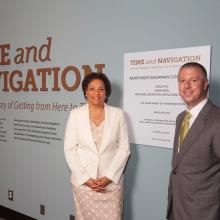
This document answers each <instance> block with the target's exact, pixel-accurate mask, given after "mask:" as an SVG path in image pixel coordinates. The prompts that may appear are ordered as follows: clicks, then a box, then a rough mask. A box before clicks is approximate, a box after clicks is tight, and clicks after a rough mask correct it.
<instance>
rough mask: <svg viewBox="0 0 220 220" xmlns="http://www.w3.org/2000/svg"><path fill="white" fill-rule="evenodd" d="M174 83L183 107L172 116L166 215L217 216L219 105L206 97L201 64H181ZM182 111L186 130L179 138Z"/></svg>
mask: <svg viewBox="0 0 220 220" xmlns="http://www.w3.org/2000/svg"><path fill="white" fill-rule="evenodd" d="M178 85H179V93H180V96H181V97H182V99H183V100H184V102H185V104H186V106H187V110H186V111H184V112H182V113H180V114H179V115H178V117H177V119H176V131H175V137H174V146H173V158H172V170H171V174H170V182H169V189H168V209H167V219H169V220H220V109H219V108H218V107H216V106H215V105H214V104H212V103H211V101H210V100H209V99H208V98H207V90H208V79H207V73H206V70H205V68H204V67H203V66H202V65H201V64H199V63H195V62H190V63H186V64H184V65H183V66H182V67H181V68H180V70H179V73H178ZM186 112H190V115H191V117H190V119H189V120H188V125H189V131H188V133H187V134H186V136H185V138H184V139H183V141H181V139H182V138H181V137H180V136H181V134H182V130H183V127H184V125H183V123H182V122H183V121H185V120H184V117H185V115H186ZM180 142H181V143H180Z"/></svg>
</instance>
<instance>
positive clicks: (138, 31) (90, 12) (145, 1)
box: [0, 0, 220, 220]
mask: <svg viewBox="0 0 220 220" xmlns="http://www.w3.org/2000/svg"><path fill="white" fill-rule="evenodd" d="M219 11H220V2H219V1H217V0H210V1H206V0H199V1H198V0H194V1H190V0H185V1H179V0H178V1H174V0H168V1H163V0H154V1H150V0H136V1H131V0H111V1H109V0H108V1H107V0H102V1H101V0H92V1H88V0H87V1H86V0H63V1H58V0H44V1H41V0H40V1H31V0H19V1H12V0H7V1H6V0H0V29H1V31H0V55H1V56H0V206H4V207H7V208H9V209H13V210H15V211H18V212H21V213H23V214H25V215H28V216H31V217H33V218H35V219H39V220H52V219H53V220H68V219H70V216H71V215H74V212H75V211H74V207H73V195H72V189H71V183H70V171H69V169H68V166H67V164H66V162H65V158H64V153H63V139H64V133H65V126H66V122H67V118H68V115H69V112H70V110H71V109H74V108H76V107H78V106H81V105H83V104H84V103H85V102H86V101H85V99H84V97H83V93H82V89H81V82H82V79H83V77H84V76H85V75H86V74H89V73H90V72H91V71H98V72H104V73H106V75H107V76H108V77H109V79H110V81H111V83H112V94H111V97H110V98H109V104H110V105H114V106H117V107H121V108H123V86H124V85H123V77H124V74H126V72H124V54H126V53H133V52H144V51H153V50H165V49H173V48H184V47H197V46H204V45H210V46H211V63H210V66H211V68H210V75H211V76H210V93H209V95H210V99H211V100H212V101H213V102H214V103H216V104H217V105H218V106H220V99H219V93H220V62H219V57H220V43H219V39H220V30H219V25H218V23H219V20H220V13H219ZM133 108H136V106H133ZM144 135H146V136H147V135H148V134H147V132H146V133H145V134H144ZM167 147H168V148H162V147H160V146H159V147H155V146H147V145H136V144H132V143H131V156H130V159H129V162H128V164H127V167H126V170H125V197H124V215H123V217H124V220H164V219H165V216H166V205H167V200H166V199H167V187H168V180H169V172H170V168H171V158H172V146H167ZM9 190H11V191H13V200H9V198H8V196H9V195H8V192H9ZM42 205H43V206H44V207H45V214H44V215H42V214H41V213H40V207H41V206H42Z"/></svg>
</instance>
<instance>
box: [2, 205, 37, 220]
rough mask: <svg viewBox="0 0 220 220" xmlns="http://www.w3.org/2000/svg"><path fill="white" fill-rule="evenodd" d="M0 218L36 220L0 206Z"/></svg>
mask: <svg viewBox="0 0 220 220" xmlns="http://www.w3.org/2000/svg"><path fill="white" fill-rule="evenodd" d="M0 217H2V218H5V219H7V220H21V219H22V220H37V219H35V218H31V217H29V216H27V215H24V214H22V213H19V212H16V211H14V210H12V209H9V208H6V207H4V206H1V205H0Z"/></svg>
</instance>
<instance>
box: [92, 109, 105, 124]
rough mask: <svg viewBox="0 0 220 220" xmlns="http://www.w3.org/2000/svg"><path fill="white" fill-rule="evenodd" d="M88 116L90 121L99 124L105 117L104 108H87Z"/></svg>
mask: <svg viewBox="0 0 220 220" xmlns="http://www.w3.org/2000/svg"><path fill="white" fill-rule="evenodd" d="M89 118H90V120H92V122H93V123H94V124H95V125H96V126H99V125H100V124H101V123H102V122H103V121H104V119H105V111H104V108H103V109H102V110H100V109H99V110H91V109H89Z"/></svg>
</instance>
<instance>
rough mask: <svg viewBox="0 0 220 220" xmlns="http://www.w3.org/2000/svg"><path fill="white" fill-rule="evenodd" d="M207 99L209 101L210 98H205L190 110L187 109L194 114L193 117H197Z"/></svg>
mask: <svg viewBox="0 0 220 220" xmlns="http://www.w3.org/2000/svg"><path fill="white" fill-rule="evenodd" d="M207 101H208V99H207V98H205V99H204V100H202V101H201V102H200V103H199V104H197V105H196V106H194V107H193V108H191V109H190V110H189V109H187V111H189V112H190V113H191V115H192V116H193V118H194V119H195V118H196V117H197V116H198V114H199V112H200V111H201V110H202V108H203V107H204V105H205V104H206V103H207Z"/></svg>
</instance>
